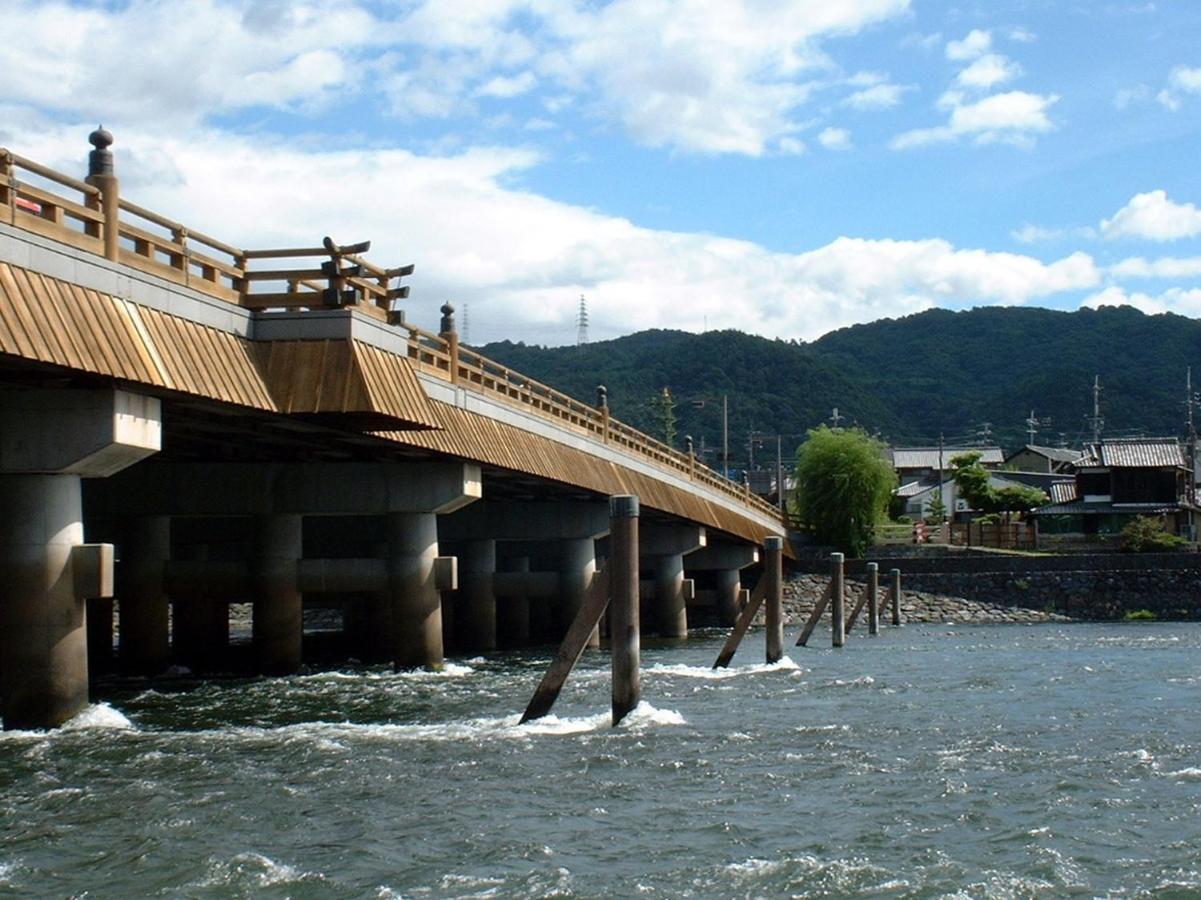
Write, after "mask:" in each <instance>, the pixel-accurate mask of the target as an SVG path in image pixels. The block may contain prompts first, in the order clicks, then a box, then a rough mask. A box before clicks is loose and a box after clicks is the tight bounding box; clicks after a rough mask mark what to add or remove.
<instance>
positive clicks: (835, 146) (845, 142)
mask: <svg viewBox="0 0 1201 900" xmlns="http://www.w3.org/2000/svg"><path fill="white" fill-rule="evenodd" d="M817 140H818V142H820V143H821V145H822V146H823V147H825V148H826V149H827V150H850V149H851V133H850V132H849V131H847V130H846V129H845V128H826V129H824V130H823V131H822V132H821V134H819V135H818V136H817Z"/></svg>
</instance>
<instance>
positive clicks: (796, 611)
mask: <svg viewBox="0 0 1201 900" xmlns="http://www.w3.org/2000/svg"><path fill="white" fill-rule="evenodd" d="M829 583H830V578H829V576H828V575H811V574H802V575H795V576H793V577H792V578H791V579H789V580H788V581H786V582H785V583H784V621H785V623H787V624H797V623H802V622H804V621H805V620H807V619H808V618H809V616H810V615H811V614H812V612H813V606H814V604H815V603H816V602H817V601H818V599H819V598H820V597H821V595H822V594H823V593H824V592H825V590H826V586H827V585H828V584H829ZM846 585H847V588H846V611H847V615H848V616H849V615H850V614H851V610H853V609H854V608H855V604H856V603H858V602H859V598H860V597H862V596H863V590H864V586H865V585H864V582H862V581H856V580H852V579H849V578H848V579H847V581H846ZM880 603H881V609H882V611H881V614H880V616H881V621H891V620H890V619H889V618H888V613H886V612H884V609H886V608H887V604H888V592H887V588H886V587H885V586H884V585H883V584H882V585H881V591H880ZM760 615H762V614H760ZM829 617H830V614H829V612H827V613H826V615H825V618H826V619H829ZM901 618H902V620H903V621H905V622H946V623H951V622H967V623H973V624H979V625H1002V624H1013V625H1028V624H1033V623H1038V622H1070V621H1073V619H1072V618H1071V617H1069V616H1064V615H1061V614H1059V613H1053V612H1048V611H1047V610H1042V609H1029V608H1026V607H1021V606H1005V605H1003V604H1000V603H991V602H987V601H978V600H969V599H967V598H965V597H955V596H951V595H948V594H939V593H933V592H929V591H913V590H905V589H904V582H903V581H902V590H901ZM860 619H861V622H857V623H856V626H855V627H856V628H857V629H858V628H863V629H864V630H866V628H867V611H866V609H865V610H864V611H863V612H862V613H861V614H860Z"/></svg>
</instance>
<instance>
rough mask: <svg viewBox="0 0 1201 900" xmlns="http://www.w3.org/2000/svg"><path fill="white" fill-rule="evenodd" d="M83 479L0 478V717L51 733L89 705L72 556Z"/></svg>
mask: <svg viewBox="0 0 1201 900" xmlns="http://www.w3.org/2000/svg"><path fill="white" fill-rule="evenodd" d="M79 494H80V492H79V476H77V475H0V572H2V573H3V583H2V586H0V715H3V717H4V727H5V728H6V729H14V728H53V727H54V726H56V725H61V724H62V723H63V722H65V721H66V720H67V719H69V718H71V717H72V716H73V715H75V714H76V713H78V712H79V711H80V710H82V709H83V708H84V707H85V706H87V703H88V648H87V631H86V626H85V624H84V622H85V614H84V598H82V597H79V596H77V595H76V591H75V582H74V573H73V571H72V565H71V558H72V551H73V549H74V548H75V546H76V545H78V544H82V543H83V519H82V515H81V510H80V507H81V504H80V496H79Z"/></svg>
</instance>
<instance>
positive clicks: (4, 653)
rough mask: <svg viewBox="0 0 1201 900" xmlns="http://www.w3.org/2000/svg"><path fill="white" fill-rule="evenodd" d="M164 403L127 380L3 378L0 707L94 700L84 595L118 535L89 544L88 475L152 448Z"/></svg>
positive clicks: (36, 709) (33, 722) (31, 723)
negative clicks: (70, 383)
mask: <svg viewBox="0 0 1201 900" xmlns="http://www.w3.org/2000/svg"><path fill="white" fill-rule="evenodd" d="M159 427H160V426H159V405H158V401H157V400H151V399H148V398H145V397H141V396H138V395H135V394H129V393H126V392H124V391H114V390H111V389H99V390H69V389H55V388H24V389H21V388H17V389H6V390H0V573H3V585H2V586H0V715H3V717H4V727H5V728H7V729H13V728H52V727H54V726H56V725H60V724H62V723H63V722H65V721H66V720H67V719H69V718H71V716H73V715H75V714H76V713H78V712H79V711H80V710H82V709H83V708H84V707H85V706H86V705H87V702H88V648H87V625H86V619H87V614H86V602H87V600H88V599H91V598H108V597H112V595H113V589H112V588H113V585H112V578H113V547H112V545H111V544H91V545H85V544H84V534H83V515H82V505H83V504H82V498H81V487H80V479H81V478H83V477H91V478H104V477H107V476H109V475H111V474H113V473H115V472H117V471H120V470H121V469H123V468H125V467H127V466H130V465H133V464H134V463H135V462H137V461H139V460H141V459H143V458H145V457H146V456H148V455H150V454H152V453H155V452H156V451H157V450H158V447H159V440H160V431H159Z"/></svg>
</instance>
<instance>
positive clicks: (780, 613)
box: [763, 536, 784, 665]
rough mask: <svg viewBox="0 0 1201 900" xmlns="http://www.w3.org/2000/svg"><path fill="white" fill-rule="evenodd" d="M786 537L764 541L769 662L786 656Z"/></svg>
mask: <svg viewBox="0 0 1201 900" xmlns="http://www.w3.org/2000/svg"><path fill="white" fill-rule="evenodd" d="M783 558H784V538H782V537H777V536H772V537H769V538H767V539H766V540H764V542H763V577H764V578H766V579H767V639H766V647H767V663H768V665H770V664H771V663H774V662H779V661H780V659H781V657H783V656H784V571H783V568H784V566H783Z"/></svg>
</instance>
